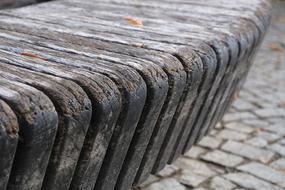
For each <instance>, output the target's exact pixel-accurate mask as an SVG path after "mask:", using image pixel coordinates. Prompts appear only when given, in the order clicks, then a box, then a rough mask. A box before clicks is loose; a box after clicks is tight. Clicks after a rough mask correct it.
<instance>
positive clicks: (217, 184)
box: [210, 176, 236, 190]
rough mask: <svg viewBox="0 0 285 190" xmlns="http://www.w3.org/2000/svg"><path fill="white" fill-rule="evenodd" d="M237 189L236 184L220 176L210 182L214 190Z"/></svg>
mask: <svg viewBox="0 0 285 190" xmlns="http://www.w3.org/2000/svg"><path fill="white" fill-rule="evenodd" d="M235 187H236V185H235V184H233V183H232V182H230V181H228V180H227V179H225V178H223V177H219V176H217V177H214V178H213V179H212V180H211V182H210V188H211V189H214V190H230V189H233V188H235Z"/></svg>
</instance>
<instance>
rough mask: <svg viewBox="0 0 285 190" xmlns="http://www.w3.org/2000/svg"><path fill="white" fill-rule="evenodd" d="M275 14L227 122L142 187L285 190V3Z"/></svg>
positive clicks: (148, 189)
mask: <svg viewBox="0 0 285 190" xmlns="http://www.w3.org/2000/svg"><path fill="white" fill-rule="evenodd" d="M274 1H276V0H274ZM273 12H274V15H275V16H273V22H272V25H271V28H270V29H269V33H268V35H267V36H266V37H265V40H264V43H263V45H262V46H261V48H260V51H259V53H258V54H257V56H256V59H255V63H254V65H253V67H252V69H251V71H250V73H249V76H248V80H247V81H246V83H245V85H244V87H243V89H242V90H241V92H240V98H239V99H238V100H236V101H235V102H234V103H233V105H232V107H231V108H230V109H229V111H228V113H227V114H226V115H225V116H224V118H223V121H222V122H219V123H218V124H217V125H216V127H215V129H214V130H212V131H211V132H210V133H209V135H208V136H206V137H204V138H203V139H202V141H200V142H199V143H198V144H197V145H195V146H193V147H192V149H191V150H190V151H189V152H187V153H186V154H185V155H184V156H182V157H180V158H179V159H177V160H176V161H175V162H174V164H173V165H171V166H167V167H166V168H165V169H164V170H162V171H161V172H160V173H159V174H158V175H156V176H151V177H150V178H149V179H148V180H147V181H146V182H144V183H143V185H141V186H140V187H138V189H140V190H190V189H191V190H283V189H285V85H284V84H285V83H284V81H285V1H283V2H281V1H280V2H279V3H276V2H275V5H274V9H273ZM276 44H277V45H278V46H280V47H281V49H280V50H278V51H276V50H274V48H273V49H272V46H274V45H276ZM136 189H137V188H136Z"/></svg>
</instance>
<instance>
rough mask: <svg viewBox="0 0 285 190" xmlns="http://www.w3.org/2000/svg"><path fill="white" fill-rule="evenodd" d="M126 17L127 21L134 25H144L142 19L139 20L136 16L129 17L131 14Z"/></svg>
mask: <svg viewBox="0 0 285 190" xmlns="http://www.w3.org/2000/svg"><path fill="white" fill-rule="evenodd" d="M125 19H126V21H127V22H128V23H129V24H131V25H133V26H138V27H141V26H143V22H142V20H139V19H136V18H132V17H129V16H127V17H125Z"/></svg>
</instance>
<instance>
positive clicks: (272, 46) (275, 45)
mask: <svg viewBox="0 0 285 190" xmlns="http://www.w3.org/2000/svg"><path fill="white" fill-rule="evenodd" d="M268 48H269V49H271V50H272V51H282V50H283V48H282V47H281V46H280V45H279V44H278V43H274V42H273V43H270V44H269V45H268Z"/></svg>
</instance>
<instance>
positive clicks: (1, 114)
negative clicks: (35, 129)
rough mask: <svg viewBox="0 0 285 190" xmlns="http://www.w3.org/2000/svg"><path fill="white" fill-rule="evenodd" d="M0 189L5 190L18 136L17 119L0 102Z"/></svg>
mask: <svg viewBox="0 0 285 190" xmlns="http://www.w3.org/2000/svg"><path fill="white" fill-rule="evenodd" d="M0 118H1V120H0V150H1V156H0V189H6V186H7V184H8V180H9V176H10V171H11V168H12V164H13V160H14V155H15V152H16V148H17V144H18V140H19V136H18V132H19V124H18V119H17V117H16V115H15V113H14V112H13V110H12V109H11V108H10V107H9V106H8V105H7V104H6V103H5V102H4V101H3V100H0Z"/></svg>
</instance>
